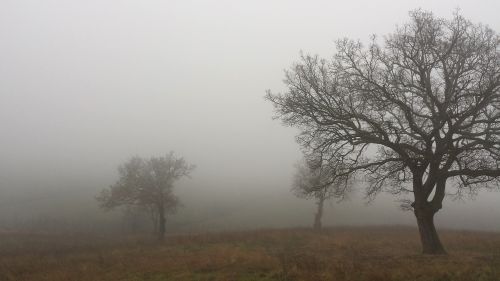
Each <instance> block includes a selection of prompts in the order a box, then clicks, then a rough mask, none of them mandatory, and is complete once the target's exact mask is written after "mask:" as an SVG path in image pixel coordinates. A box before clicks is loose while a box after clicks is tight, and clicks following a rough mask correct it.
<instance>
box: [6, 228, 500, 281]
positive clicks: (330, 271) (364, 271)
mask: <svg viewBox="0 0 500 281" xmlns="http://www.w3.org/2000/svg"><path fill="white" fill-rule="evenodd" d="M441 236H442V240H443V242H444V244H445V246H446V248H447V250H448V251H449V255H448V256H438V257H432V256H424V255H421V254H420V244H419V240H418V235H417V230H416V229H414V228H407V227H362V228H354V227H349V228H331V229H327V230H325V231H324V232H323V233H314V232H312V231H310V230H307V229H282V230H258V231H248V232H233V233H216V234H198V235H182V236H171V237H168V239H167V241H165V242H164V243H161V244H158V243H156V242H154V241H151V240H148V239H146V238H137V237H136V238H130V237H129V238H126V239H125V238H123V239H115V240H110V239H108V238H96V237H88V236H82V235H80V236H56V235H41V234H38V235H35V234H12V233H11V234H1V235H0V243H1V244H0V280H2V281H3V280H6V281H7V280H16V281H27V280H30V281H31V280H33V281H35V280H36V281H42V280H54V281H59V280H60V281H63V280H64V281H71V280H127V281H143V280H150V281H153V280H154V281H160V280H200V281H201V280H207V281H208V280H228V281H229V280H241V281H243V280H246V281H250V280H268V281H270V280H340V281H342V280H353V281H354V280H356V281H357V280H360V281H361V280H366V281H368V280H370V281H372V280H373V281H391V280H405V281H407V280H410V281H411V280H419V281H420V280H421V281H424V280H426V281H431V280H432V281H446V280H464V281H465V280H467V281H487V280H491V281H493V280H500V233H486V232H465V231H450V230H448V231H441Z"/></svg>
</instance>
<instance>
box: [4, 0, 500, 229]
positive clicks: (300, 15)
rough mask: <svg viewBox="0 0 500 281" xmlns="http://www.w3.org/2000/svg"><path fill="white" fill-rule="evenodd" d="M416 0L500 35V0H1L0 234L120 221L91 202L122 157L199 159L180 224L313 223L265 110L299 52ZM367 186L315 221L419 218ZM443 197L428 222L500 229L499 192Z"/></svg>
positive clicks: (395, 20)
mask: <svg viewBox="0 0 500 281" xmlns="http://www.w3.org/2000/svg"><path fill="white" fill-rule="evenodd" d="M418 7H422V8H424V9H428V10H431V11H433V12H434V13H435V14H437V15H439V16H444V17H450V16H451V14H452V13H453V11H454V10H455V9H457V8H459V9H460V11H461V13H462V14H463V15H464V16H466V17H467V18H469V19H470V20H472V21H474V22H482V23H484V24H487V25H489V26H490V27H492V28H493V29H494V30H497V31H498V30H500V21H499V20H498V11H499V10H500V2H499V1H439V2H438V1H388V0H386V1H318V0H317V1H285V0H283V1H245V2H243V1H229V0H228V1H173V0H172V1H95V0H91V1H49V0H47V1H35V0H33V1H23V0H15V1H14V0H12V1H9V0H4V1H2V2H1V3H0V128H1V135H0V136H1V137H0V156H1V157H0V230H2V229H15V228H23V229H42V230H50V229H59V230H78V231H100V230H103V229H105V230H106V231H108V230H110V229H119V228H120V223H121V219H120V217H121V215H120V214H119V213H116V212H114V213H113V212H111V213H109V212H108V213H106V212H103V211H102V210H100V209H99V208H98V204H97V202H96V200H95V199H94V197H95V196H96V194H97V193H98V192H99V191H100V190H101V189H103V188H106V187H107V186H109V185H110V184H112V183H113V182H114V181H116V179H117V176H118V174H117V171H116V169H117V166H118V165H120V164H121V163H123V162H124V161H126V160H127V159H129V158H130V157H131V156H135V155H138V156H143V157H150V156H158V155H162V154H165V153H168V152H169V151H175V152H176V153H177V154H178V155H182V156H183V157H185V158H186V160H187V161H188V162H190V163H193V164H195V165H196V166H197V168H196V170H195V171H194V172H193V173H192V178H190V179H183V180H182V181H180V182H178V183H177V185H176V193H177V194H178V196H179V197H180V199H181V201H182V202H183V204H184V207H182V208H181V209H180V210H179V212H178V213H177V214H176V215H174V216H170V217H169V218H168V222H167V227H168V228H169V229H170V230H175V231H212V230H234V229H249V228H262V227H294V226H309V225H310V224H311V223H312V217H313V212H314V208H315V206H314V202H313V201H307V200H303V199H297V198H295V197H294V195H293V194H292V193H291V192H290V185H291V179H292V175H293V172H294V163H296V162H297V161H298V160H299V159H300V158H301V153H300V149H299V146H298V145H297V144H296V143H295V139H294V136H295V135H296V134H297V131H296V130H295V129H293V128H287V127H284V126H282V124H281V123H280V121H278V120H273V119H272V117H273V116H274V113H273V108H272V105H271V104H270V103H269V102H268V101H266V100H265V99H264V94H265V90H266V89H272V90H273V91H275V92H279V91H283V90H284V85H283V83H282V80H283V78H284V73H283V70H284V69H286V68H288V67H289V66H290V65H291V64H292V63H293V62H294V61H296V60H297V59H298V57H299V52H300V51H301V50H303V51H304V52H305V53H312V54H316V53H317V54H320V55H321V56H324V57H329V56H332V55H333V53H334V41H335V40H336V39H340V38H343V37H349V38H353V39H361V40H367V39H368V38H369V37H370V35H371V34H378V35H380V36H383V35H385V34H387V33H390V32H392V31H393V30H394V28H395V26H396V25H397V24H403V23H404V22H406V21H407V20H408V11H409V10H412V9H415V8H418ZM364 197H365V196H364V193H363V189H362V183H360V184H359V189H357V190H356V191H355V192H354V194H352V195H351V196H350V199H349V200H346V201H344V202H342V203H340V204H337V203H335V201H331V204H329V205H328V206H327V210H326V216H325V221H324V224H325V225H379V224H408V225H414V224H415V218H414V216H413V214H411V213H410V212H403V211H401V210H400V209H399V204H400V203H399V202H397V200H398V199H399V198H396V197H393V196H391V195H381V196H379V197H378V198H377V199H376V200H375V201H373V202H371V203H367V200H366V199H365V198H364ZM465 199H466V200H463V201H453V200H451V198H447V199H446V200H445V206H444V208H443V210H442V211H441V212H439V214H438V215H437V224H438V226H439V227H447V228H464V229H481V230H496V231H499V230H500V224H498V223H494V222H498V219H499V218H500V204H498V202H500V193H495V192H482V193H481V194H480V195H479V196H477V197H476V198H474V199H473V200H469V199H468V198H465Z"/></svg>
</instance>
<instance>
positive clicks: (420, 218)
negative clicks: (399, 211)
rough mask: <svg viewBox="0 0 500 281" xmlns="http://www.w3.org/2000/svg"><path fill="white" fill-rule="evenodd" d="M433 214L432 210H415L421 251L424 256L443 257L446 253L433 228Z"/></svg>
mask: <svg viewBox="0 0 500 281" xmlns="http://www.w3.org/2000/svg"><path fill="white" fill-rule="evenodd" d="M435 213H436V212H435V211H433V210H432V209H415V216H416V217H417V224H418V231H419V232H420V240H421V242H422V250H423V253H424V254H429V255H445V254H446V251H445V250H444V247H443V245H442V244H441V240H439V236H438V233H437V231H436V227H435V226H434V215H435Z"/></svg>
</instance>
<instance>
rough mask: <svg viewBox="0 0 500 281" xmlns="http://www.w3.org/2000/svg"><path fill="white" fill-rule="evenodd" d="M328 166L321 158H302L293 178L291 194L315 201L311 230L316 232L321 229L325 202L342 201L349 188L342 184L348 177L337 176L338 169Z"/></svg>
mask: <svg viewBox="0 0 500 281" xmlns="http://www.w3.org/2000/svg"><path fill="white" fill-rule="evenodd" d="M329 164H330V163H328V162H324V161H323V159H322V158H321V157H317V156H315V157H313V158H311V157H304V159H302V161H300V162H299V163H297V165H296V171H295V175H294V177H293V183H292V192H293V193H294V194H295V195H296V196H297V197H299V198H305V199H314V200H315V201H316V205H317V208H316V213H315V214H314V222H313V229H314V230H317V231H318V230H320V229H321V227H322V222H321V221H322V218H323V209H324V203H325V201H327V200H328V199H331V198H337V199H339V200H342V199H344V198H345V196H346V195H347V191H348V190H346V188H348V187H349V185H346V184H345V182H342V181H347V180H349V179H348V177H346V176H338V175H337V171H338V170H339V169H338V168H337V167H332V166H330V165H329Z"/></svg>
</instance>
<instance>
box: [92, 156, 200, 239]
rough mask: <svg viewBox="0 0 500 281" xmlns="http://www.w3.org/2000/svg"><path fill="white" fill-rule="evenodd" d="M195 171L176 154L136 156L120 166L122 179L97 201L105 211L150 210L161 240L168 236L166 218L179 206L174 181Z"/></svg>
mask: <svg viewBox="0 0 500 281" xmlns="http://www.w3.org/2000/svg"><path fill="white" fill-rule="evenodd" d="M193 169H194V166H193V165H190V164H188V163H187V162H186V161H185V160H184V158H182V157H177V156H175V155H174V153H173V152H170V153H169V154H167V155H165V156H161V157H151V158H149V159H145V158H140V157H133V158H131V159H130V160H128V161H127V162H125V163H124V164H123V165H121V166H119V167H118V172H119V175H120V178H119V179H118V181H117V182H116V183H115V184H114V185H111V186H110V187H109V188H106V189H103V190H102V192H101V194H100V195H99V196H97V200H98V201H99V203H100V205H101V207H102V208H104V209H113V208H116V207H119V206H136V207H139V208H141V209H144V210H148V211H149V212H150V214H151V217H152V219H153V223H154V226H155V230H156V231H157V233H158V238H159V239H160V240H163V239H164V236H165V222H166V215H167V214H168V213H172V212H174V211H175V210H176V208H177V207H178V205H179V200H178V198H177V196H175V195H174V193H173V187H174V182H176V181H178V180H179V179H181V178H183V177H187V176H189V174H190V173H191V171H192V170H193Z"/></svg>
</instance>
